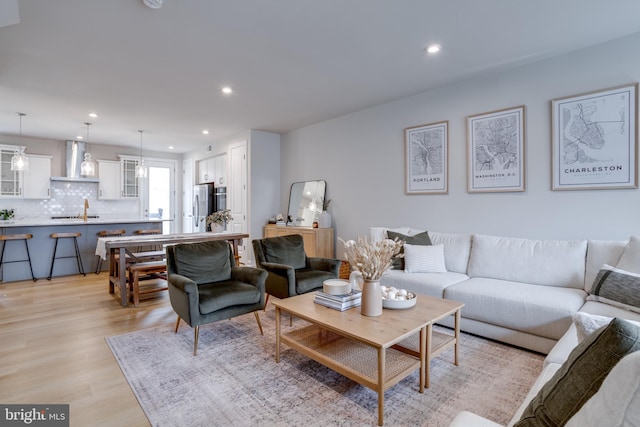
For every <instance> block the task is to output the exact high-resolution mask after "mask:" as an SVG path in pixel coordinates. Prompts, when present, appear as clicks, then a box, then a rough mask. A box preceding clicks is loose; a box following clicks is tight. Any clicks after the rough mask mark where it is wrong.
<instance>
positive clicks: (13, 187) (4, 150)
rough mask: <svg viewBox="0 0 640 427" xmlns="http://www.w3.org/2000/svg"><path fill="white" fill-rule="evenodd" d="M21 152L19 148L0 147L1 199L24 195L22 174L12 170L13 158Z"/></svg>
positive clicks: (10, 146)
mask: <svg viewBox="0 0 640 427" xmlns="http://www.w3.org/2000/svg"><path fill="white" fill-rule="evenodd" d="M19 150H20V147H18V146H12V145H0V197H19V196H21V195H22V183H21V180H20V178H21V173H20V172H18V171H12V170H11V158H12V157H13V156H14V154H16V153H17V152H18V151H19Z"/></svg>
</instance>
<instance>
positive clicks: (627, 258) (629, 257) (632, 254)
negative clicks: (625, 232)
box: [616, 236, 640, 273]
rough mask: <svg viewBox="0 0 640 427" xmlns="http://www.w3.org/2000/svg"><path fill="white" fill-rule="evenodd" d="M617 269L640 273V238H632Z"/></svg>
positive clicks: (621, 256)
mask: <svg viewBox="0 0 640 427" xmlns="http://www.w3.org/2000/svg"><path fill="white" fill-rule="evenodd" d="M616 267H617V268H619V269H621V270H626V271H630V272H632V273H640V237H637V236H631V237H630V238H629V243H627V246H625V247H624V251H622V255H620V259H619V260H618V264H616Z"/></svg>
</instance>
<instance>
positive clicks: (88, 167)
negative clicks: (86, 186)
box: [80, 123, 96, 178]
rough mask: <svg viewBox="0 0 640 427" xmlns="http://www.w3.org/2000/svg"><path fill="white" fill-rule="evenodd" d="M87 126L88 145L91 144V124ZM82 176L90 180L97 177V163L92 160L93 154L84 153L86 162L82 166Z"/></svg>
mask: <svg viewBox="0 0 640 427" xmlns="http://www.w3.org/2000/svg"><path fill="white" fill-rule="evenodd" d="M85 125H87V140H86V141H87V143H89V126H91V123H85ZM80 175H81V176H83V177H85V178H88V177H93V176H96V163H95V162H94V161H93V160H92V159H91V154H89V153H84V160H83V161H82V163H81V164H80Z"/></svg>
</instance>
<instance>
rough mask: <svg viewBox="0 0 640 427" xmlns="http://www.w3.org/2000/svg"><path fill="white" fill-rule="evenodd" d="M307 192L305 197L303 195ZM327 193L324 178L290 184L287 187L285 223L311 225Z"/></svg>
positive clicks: (297, 225)
mask: <svg viewBox="0 0 640 427" xmlns="http://www.w3.org/2000/svg"><path fill="white" fill-rule="evenodd" d="M305 193H307V194H308V195H307V197H305ZM326 194H327V182H326V181H325V180H316V181H299V182H294V183H293V184H291V188H290V189H289V207H288V211H287V225H290V226H296V227H313V223H314V222H317V221H318V218H319V217H320V214H321V213H322V210H323V205H324V201H325V198H326Z"/></svg>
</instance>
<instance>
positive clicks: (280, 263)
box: [252, 234, 341, 301]
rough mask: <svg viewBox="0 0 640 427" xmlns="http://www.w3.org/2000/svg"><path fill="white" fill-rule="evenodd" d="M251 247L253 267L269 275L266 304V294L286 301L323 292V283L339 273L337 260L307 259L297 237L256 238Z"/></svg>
mask: <svg viewBox="0 0 640 427" xmlns="http://www.w3.org/2000/svg"><path fill="white" fill-rule="evenodd" d="M252 244H253V254H254V256H255V259H256V266H257V267H258V268H262V269H264V270H266V271H267V272H268V273H269V275H268V276H267V281H266V283H265V292H266V293H267V301H268V300H269V295H273V296H274V297H277V298H288V297H291V296H294V295H300V294H305V293H307V292H312V291H316V290H319V289H322V283H323V282H324V281H325V280H328V279H336V278H337V277H338V275H339V273H340V264H341V261H340V260H338V259H333V258H319V257H308V256H307V255H306V254H305V252H304V242H303V239H302V236H301V235H299V234H291V235H287V236H278V237H267V238H265V239H255V240H253V242H252Z"/></svg>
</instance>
